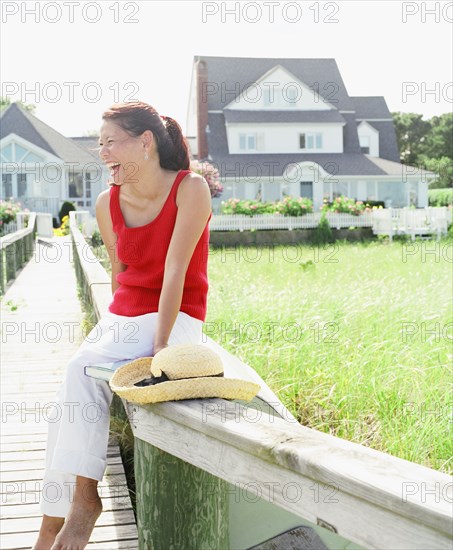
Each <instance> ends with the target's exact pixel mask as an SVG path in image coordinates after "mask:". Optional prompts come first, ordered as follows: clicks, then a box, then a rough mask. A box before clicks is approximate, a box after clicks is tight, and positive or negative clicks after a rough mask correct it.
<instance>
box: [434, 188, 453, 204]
mask: <svg viewBox="0 0 453 550" xmlns="http://www.w3.org/2000/svg"><path fill="white" fill-rule="evenodd" d="M428 204H429V206H449V205H451V204H453V189H428Z"/></svg>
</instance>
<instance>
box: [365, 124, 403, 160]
mask: <svg viewBox="0 0 453 550" xmlns="http://www.w3.org/2000/svg"><path fill="white" fill-rule="evenodd" d="M358 124H361V123H360V122H359V123H358ZM367 124H369V125H370V126H373V128H376V130H377V131H378V132H379V157H381V158H383V159H388V160H393V161H394V162H400V153H399V149H398V142H397V140H396V131H395V126H394V124H393V122H367Z"/></svg>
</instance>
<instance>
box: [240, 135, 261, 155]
mask: <svg viewBox="0 0 453 550" xmlns="http://www.w3.org/2000/svg"><path fill="white" fill-rule="evenodd" d="M263 149H264V134H262V133H259V134H257V133H253V134H245V133H244V134H239V150H240V151H262V150H263Z"/></svg>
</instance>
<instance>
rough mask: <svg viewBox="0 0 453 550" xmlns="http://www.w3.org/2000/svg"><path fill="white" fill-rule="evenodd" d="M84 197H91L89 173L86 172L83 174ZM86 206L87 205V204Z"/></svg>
mask: <svg viewBox="0 0 453 550" xmlns="http://www.w3.org/2000/svg"><path fill="white" fill-rule="evenodd" d="M85 197H86V198H87V199H91V174H90V173H89V172H87V173H86V174H85ZM87 206H89V205H88V204H87Z"/></svg>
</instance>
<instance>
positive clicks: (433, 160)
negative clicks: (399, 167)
mask: <svg viewBox="0 0 453 550" xmlns="http://www.w3.org/2000/svg"><path fill="white" fill-rule="evenodd" d="M392 115H393V120H394V124H395V129H396V135H397V141H398V147H399V150H400V159H401V162H402V163H404V164H408V165H410V166H418V167H419V168H425V169H426V170H430V171H431V172H436V173H437V174H438V175H439V177H438V179H437V180H436V181H433V182H432V183H430V185H429V187H430V189H439V188H446V187H452V186H453V113H445V114H443V115H440V116H434V117H432V118H431V119H429V120H422V116H423V115H420V114H417V113H400V112H395V113H392Z"/></svg>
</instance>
